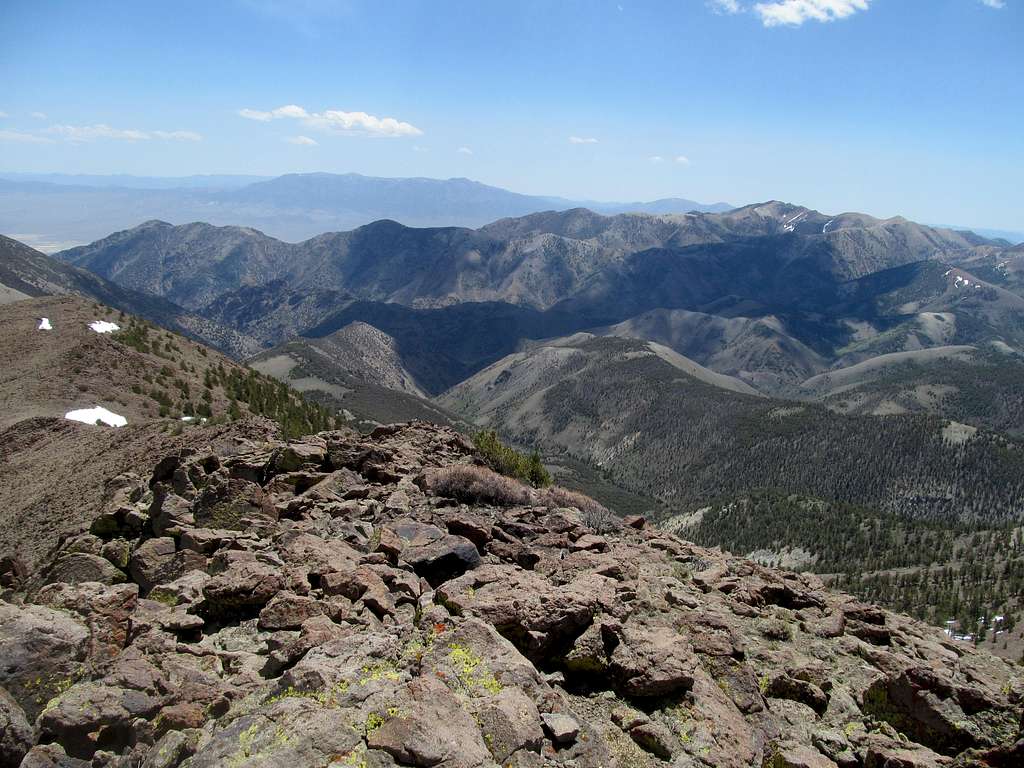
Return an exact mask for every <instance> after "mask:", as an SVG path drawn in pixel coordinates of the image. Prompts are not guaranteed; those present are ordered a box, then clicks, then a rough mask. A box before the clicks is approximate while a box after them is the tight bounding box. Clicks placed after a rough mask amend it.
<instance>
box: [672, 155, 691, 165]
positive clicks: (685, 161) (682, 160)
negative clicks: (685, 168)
mask: <svg viewBox="0 0 1024 768" xmlns="http://www.w3.org/2000/svg"><path fill="white" fill-rule="evenodd" d="M675 164H676V165H689V164H690V158H688V157H687V156H686V155H676V159H675Z"/></svg>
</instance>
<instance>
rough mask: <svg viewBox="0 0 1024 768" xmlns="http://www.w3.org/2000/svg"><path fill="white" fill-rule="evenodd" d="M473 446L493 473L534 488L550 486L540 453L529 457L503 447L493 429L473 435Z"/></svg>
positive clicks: (531, 454)
mask: <svg viewBox="0 0 1024 768" xmlns="http://www.w3.org/2000/svg"><path fill="white" fill-rule="evenodd" d="M473 444H474V445H475V446H476V450H477V452H478V453H479V454H480V457H481V458H482V459H483V460H484V461H485V462H487V465H488V466H489V467H490V468H491V469H493V470H494V471H495V472H500V473H501V474H503V475H508V476H509V477H515V478H518V479H519V480H522V481H523V482H525V483H529V484H530V485H532V486H533V487H534V488H545V487H547V486H549V485H551V475H550V474H549V473H548V471H547V469H545V467H544V463H543V462H542V461H541V458H540V453H538V452H537V451H536V450H534V451H533V452H532V453H530V454H529V455H527V454H525V453H522V452H520V451H517V450H516V449H515V448H512V447H510V446H507V445H505V444H504V443H503V442H501V439H500V438H499V437H498V433H497V432H496V431H495V430H493V429H485V430H483V431H481V432H477V433H476V434H475V435H473Z"/></svg>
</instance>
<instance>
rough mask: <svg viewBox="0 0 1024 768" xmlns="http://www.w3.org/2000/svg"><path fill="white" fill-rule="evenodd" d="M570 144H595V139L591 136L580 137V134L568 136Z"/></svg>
mask: <svg viewBox="0 0 1024 768" xmlns="http://www.w3.org/2000/svg"><path fill="white" fill-rule="evenodd" d="M569 143H570V144H597V139H595V138H593V137H586V138H584V137H582V136H570V137H569Z"/></svg>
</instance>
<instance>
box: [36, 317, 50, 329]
mask: <svg viewBox="0 0 1024 768" xmlns="http://www.w3.org/2000/svg"><path fill="white" fill-rule="evenodd" d="M38 330H40V331H52V330H53V326H52V325H50V318H48V317H44V318H43V319H41V320H40V321H39V328H38Z"/></svg>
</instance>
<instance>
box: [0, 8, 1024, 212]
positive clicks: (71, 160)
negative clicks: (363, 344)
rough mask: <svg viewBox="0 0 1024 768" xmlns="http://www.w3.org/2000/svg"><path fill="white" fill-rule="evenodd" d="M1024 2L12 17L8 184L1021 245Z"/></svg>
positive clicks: (3, 52) (3, 92) (115, 11)
mask: <svg viewBox="0 0 1024 768" xmlns="http://www.w3.org/2000/svg"><path fill="white" fill-rule="evenodd" d="M1022 37H1024V0H778V1H775V0H767V1H758V0H660V1H656V0H650V1H649V2H641V0H609V1H606V0H587V1H586V2H583V1H582V0H508V1H506V0H486V1H485V2H481V1H480V0H451V1H448V0H422V1H421V0H401V1H400V2H380V0H370V1H367V2H360V1H357V0H205V1H204V2H196V1H194V0H177V2H174V3H155V2H106V1H105V0H90V2H88V3H84V2H79V1H78V0H69V1H67V2H61V1H59V0H2V2H0V39H3V41H4V44H3V46H2V48H0V170H2V171H7V172H31V173H45V172H57V173H100V174H106V173H129V174H136V175H150V176H181V175H190V174H223V173H248V174H257V175H277V174H282V173H290V172H310V171H327V172H334V173H346V172H357V173H363V174H367V175H375V176H430V177H437V178H450V177H468V178H472V179H475V180H478V181H482V182H484V183H487V184H493V185H496V186H501V187H505V188H508V189H512V190H514V191H517V192H523V193H529V194H543V195H559V196H563V197H569V198H573V199H583V200H616V201H637V200H652V199H657V198H662V197H687V198H690V199H694V200H698V201H701V202H718V201H725V202H730V203H733V204H741V203H749V202H755V201H762V200H768V199H781V200H786V201H789V202H794V203H798V204H802V205H808V206H810V207H813V208H816V209H818V210H821V211H823V212H826V213H838V212H842V211H851V210H856V211H863V212H866V213H871V214H874V215H878V216H891V215H897V214H899V215H904V216H907V217H909V218H912V219H915V220H918V221H923V222H927V223H942V224H957V225H964V226H976V227H989V228H1003V229H1016V230H1024V184H1022V177H1024V173H1022V172H1024V44H1022V41H1021V40H1022Z"/></svg>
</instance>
